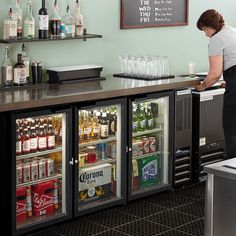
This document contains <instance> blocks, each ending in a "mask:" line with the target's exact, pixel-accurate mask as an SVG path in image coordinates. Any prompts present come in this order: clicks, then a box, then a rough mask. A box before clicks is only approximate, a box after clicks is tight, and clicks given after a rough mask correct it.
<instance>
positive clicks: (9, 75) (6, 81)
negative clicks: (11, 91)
mask: <svg viewBox="0 0 236 236" xmlns="http://www.w3.org/2000/svg"><path fill="white" fill-rule="evenodd" d="M1 72H2V85H3V86H12V84H13V83H12V81H13V65H12V62H11V60H10V58H9V48H8V47H5V57H4V59H3V63H2V66H1Z"/></svg>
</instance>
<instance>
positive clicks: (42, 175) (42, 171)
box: [38, 158, 46, 179]
mask: <svg viewBox="0 0 236 236" xmlns="http://www.w3.org/2000/svg"><path fill="white" fill-rule="evenodd" d="M38 165H39V179H43V178H45V177H46V161H45V159H44V158H42V159H40V160H39V162H38Z"/></svg>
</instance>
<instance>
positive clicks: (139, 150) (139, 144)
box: [137, 140, 144, 156]
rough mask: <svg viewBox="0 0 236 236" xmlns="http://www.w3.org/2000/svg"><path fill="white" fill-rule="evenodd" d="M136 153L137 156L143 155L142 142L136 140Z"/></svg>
mask: <svg viewBox="0 0 236 236" xmlns="http://www.w3.org/2000/svg"><path fill="white" fill-rule="evenodd" d="M137 151H138V156H141V155H143V154H144V153H143V142H142V140H137Z"/></svg>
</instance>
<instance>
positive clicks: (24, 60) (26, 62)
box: [21, 43, 30, 82]
mask: <svg viewBox="0 0 236 236" xmlns="http://www.w3.org/2000/svg"><path fill="white" fill-rule="evenodd" d="M21 54H22V62H23V63H24V64H25V66H26V79H27V82H29V71H30V69H29V66H30V59H29V57H27V55H26V51H25V44H24V43H23V44H22V47H21Z"/></svg>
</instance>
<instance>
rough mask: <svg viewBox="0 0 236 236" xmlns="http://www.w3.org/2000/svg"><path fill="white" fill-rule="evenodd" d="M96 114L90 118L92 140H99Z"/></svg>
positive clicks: (98, 125)
mask: <svg viewBox="0 0 236 236" xmlns="http://www.w3.org/2000/svg"><path fill="white" fill-rule="evenodd" d="M97 115H98V114H97V113H95V114H94V116H93V118H92V137H93V139H95V140H96V139H99V138H100V124H99V123H98V116H97Z"/></svg>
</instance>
